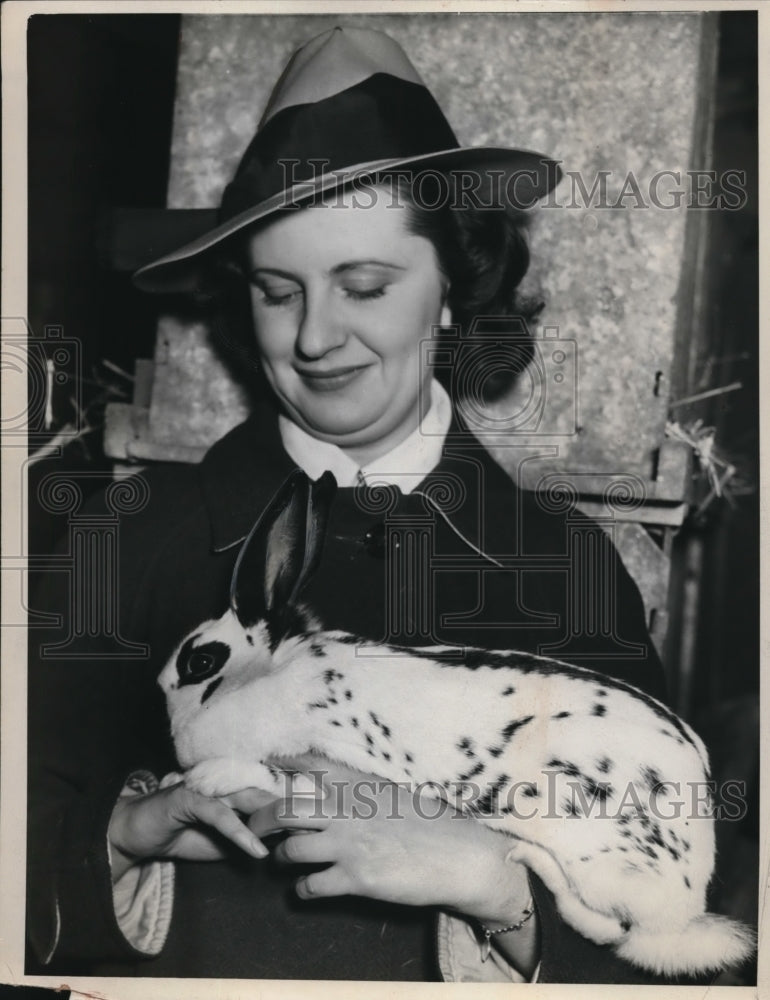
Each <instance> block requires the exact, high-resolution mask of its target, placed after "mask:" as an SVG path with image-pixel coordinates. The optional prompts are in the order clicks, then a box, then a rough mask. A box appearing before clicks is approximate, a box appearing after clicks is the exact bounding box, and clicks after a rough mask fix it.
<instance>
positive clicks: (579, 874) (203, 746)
mask: <svg viewBox="0 0 770 1000" xmlns="http://www.w3.org/2000/svg"><path fill="white" fill-rule="evenodd" d="M274 645H275V644H274V643H273V644H271V642H270V635H269V630H268V628H267V627H266V625H265V624H264V623H260V622H258V623H256V624H254V625H252V626H250V627H244V626H243V625H242V624H241V623H240V622H239V620H238V617H237V616H236V614H235V613H234V611H233V610H228V611H227V612H226V613H225V614H224V616H223V617H222V618H220V619H218V620H217V621H209V622H206V623H205V624H203V625H201V626H200V627H199V628H198V629H196V630H195V632H194V633H193V634H192V635H191V636H190V637H189V638H188V639H187V640H186V642H185V643H182V644H180V646H179V648H178V649H177V650H176V651H175V653H174V655H173V656H172V657H171V659H170V661H169V663H168V664H167V666H166V667H165V668H164V670H163V672H162V673H161V676H160V678H159V682H160V684H161V686H162V687H163V689H164V691H165V693H166V696H167V701H168V708H169V715H170V720H171V729H172V734H173V738H174V743H175V746H176V750H177V755H178V758H179V762H180V764H181V765H182V766H183V767H184V768H187V769H190V770H189V771H188V773H187V778H186V780H187V782H188V784H189V785H191V786H192V787H194V788H196V789H197V790H199V791H200V792H202V793H204V794H207V795H213V796H216V795H226V794H228V793H229V792H233V791H236V790H239V789H241V788H243V787H246V786H253V785H257V786H262V787H267V788H275V787H276V782H277V776H276V774H275V772H274V771H272V770H270V769H268V768H267V767H266V766H265V765H264V764H262V763H261V762H262V761H264V760H266V759H268V758H271V757H277V756H282V755H286V756H289V755H296V754H302V753H305V752H308V751H313V752H316V753H320V754H322V755H325V756H326V757H327V758H330V759H332V760H336V761H339V762H341V763H343V764H346V765H348V766H350V767H353V768H357V769H360V770H362V771H365V772H374V773H376V774H378V775H381V776H382V777H383V778H384V779H387V780H391V781H400V782H411V783H412V784H413V785H415V786H416V785H419V784H421V783H423V782H430V783H437V784H433V785H432V786H431V787H432V788H433V794H436V795H440V796H441V797H442V798H445V799H446V800H447V801H448V802H450V803H451V804H454V805H457V806H459V807H461V808H463V809H465V810H467V811H470V812H473V813H474V814H475V815H476V816H477V817H478V819H479V820H480V821H482V822H485V823H488V824H490V825H491V826H493V827H495V828H497V829H499V830H502V831H504V832H506V833H507V834H510V835H511V837H512V848H513V851H512V853H513V856H514V857H515V858H517V859H518V860H521V861H522V862H523V863H524V864H525V865H527V866H528V867H529V868H530V869H531V870H532V871H534V872H536V873H537V874H538V875H539V876H540V878H541V879H542V880H543V881H544V882H545V884H546V885H547V886H548V887H549V888H550V889H551V891H552V892H553V893H554V895H555V898H556V901H557V905H558V908H559V911H560V913H561V914H562V916H563V918H564V919H565V920H566V921H567V922H568V923H570V924H571V925H572V926H574V927H575V928H576V929H577V930H578V931H579V932H581V933H582V934H584V935H585V936H586V937H589V938H591V939H592V940H594V941H597V942H599V943H612V944H614V946H615V948H616V950H617V952H618V954H620V955H621V956H622V957H623V958H625V959H627V960H628V961H630V962H633V963H635V964H637V965H639V966H641V967H644V968H647V969H651V970H653V971H655V972H659V973H664V974H669V975H676V974H678V973H693V972H699V971H704V970H709V969H718V968H721V967H723V966H725V965H729V964H732V963H735V962H738V961H740V960H742V959H743V958H745V957H746V956H747V955H748V954H749V953H750V952H751V949H752V947H753V940H752V934H751V933H750V932H749V931H748V930H747V929H745V928H744V927H743V926H742V925H740V924H738V923H737V922H734V921H731V920H728V919H727V918H724V917H718V916H714V915H710V914H705V913H704V908H705V895H706V887H707V884H708V882H709V879H710V877H711V874H712V870H713V863H714V827H713V820H712V818H710V817H709V816H704V815H702V816H698V815H696V812H697V808H698V807H697V802H696V804H695V805H693V802H694V800H696V799H697V797H698V796H700V798H701V800H702V799H703V795H704V793H703V788H704V784H703V783H704V782H706V781H708V779H709V770H708V758H707V754H706V750H705V748H704V746H703V743H702V742H701V740H700V739H699V738H698V736H696V734H695V733H694V732H693V731H692V730H691V729H690V728H689V727H688V726H687V725H686V724H685V723H683V722H682V721H681V720H679V719H678V718H677V717H676V716H675V715H674V714H673V713H672V712H671V711H670V710H669V709H668V708H666V707H665V706H664V705H662V704H660V703H659V702H657V701H655V700H654V699H652V698H650V697H649V696H647V695H644V694H642V693H641V692H639V691H637V690H636V689H635V688H632V687H631V686H629V685H625V684H623V683H621V682H619V681H615V680H612V679H611V678H606V677H604V676H603V675H601V674H596V673H593V672H592V671H588V670H581V669H580V668H577V667H574V666H571V665H568V664H563V663H559V662H558V661H554V660H549V659H546V658H543V657H538V656H534V655H531V654H527V653H517V652H509V651H500V652H489V651H483V650H466V655H465V656H462V657H460V658H459V659H457V658H455V659H453V658H452V657H453V656H455V657H456V650H454V649H451V648H450V647H430V648H427V649H426V648H422V649H418V650H409V649H396V648H391V647H384V646H381V645H377V644H375V643H371V642H365V641H363V640H358V639H355V638H354V637H351V636H350V635H349V634H347V633H344V632H325V631H320V630H315V629H314V627H313V626H311V628H310V629H309V630H307V631H305V632H303V633H300V634H298V635H293V636H290V637H288V638H285V639H283V641H281V642H279V643H278V645H277V646H276V647H275V648H274V650H273V651H272V652H271V648H272V646H274ZM206 650H209V651H211V650H213V651H214V652H215V653H216V656H218V657H219V658H220V660H223V661H224V662H223V664H222V666H221V669H218V670H216V672H215V677H214V679H213V680H210V681H209V682H208V683H207V682H206V681H201V682H198V681H197V680H195V679H192V680H190V679H189V678H187V679H185V676H186V675H184V676H183V668H182V665H181V664H182V660H185V662H187V659H186V658H189V655H190V653H191V652H193V653H194V652H195V651H203V652H204V653H205V651H206ZM198 662H200V661H198ZM207 680H208V679H207ZM666 782H673V783H674V784H673V785H671V784H668V785H667V784H665V783H666ZM528 786H529V787H528ZM532 786H535V790H536V794H533V788H532ZM603 786H604V792H602V788H603ZM495 789H496V790H497V799H496V802H497V805H496V807H495V799H494V797H493V796H492V795H491V793H492V791H493V790H495ZM656 789H657V791H656ZM698 789H699V790H700V791H698ZM279 790H280V789H279ZM581 795H582V797H583V803H582V804H581ZM594 796H595V797H594ZM592 800H593V801H592ZM571 803H574V806H573V805H571ZM511 807H513V809H512V811H511ZM573 810H576V812H577V814H574V813H573ZM700 811H701V812H704V811H705V810H704V807H703V805H702V804H701V806H700Z"/></svg>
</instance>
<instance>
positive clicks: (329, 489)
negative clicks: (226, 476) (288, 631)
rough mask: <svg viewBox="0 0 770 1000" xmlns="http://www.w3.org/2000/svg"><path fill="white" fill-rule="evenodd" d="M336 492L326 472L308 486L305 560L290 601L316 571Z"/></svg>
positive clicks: (334, 483) (333, 480)
mask: <svg viewBox="0 0 770 1000" xmlns="http://www.w3.org/2000/svg"><path fill="white" fill-rule="evenodd" d="M336 492H337V480H336V479H335V478H334V475H333V474H332V473H331V472H329V471H328V470H327V471H326V472H324V474H323V475H322V476H321V477H320V478H319V479H317V480H316V481H315V482H314V483H311V484H310V502H309V504H308V509H307V523H306V526H305V529H306V534H305V560H304V563H303V566H302V569H301V571H300V574H299V577H298V578H297V582H296V586H295V589H294V593H293V594H292V598H291V599H292V600H296V599H297V598H298V597H299V595H300V592H301V591H302V589H303V587H304V586H305V584H306V583H307V581H308V580H309V579H310V577H311V576H312V575H313V573H315V571H316V570H317V569H318V564H319V563H320V561H321V553H322V552H323V546H324V539H325V538H326V528H327V525H328V523H329V512H330V511H331V506H332V501H333V500H334V494H335V493H336Z"/></svg>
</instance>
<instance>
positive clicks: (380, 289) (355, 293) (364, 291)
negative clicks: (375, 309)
mask: <svg viewBox="0 0 770 1000" xmlns="http://www.w3.org/2000/svg"><path fill="white" fill-rule="evenodd" d="M387 287H388V286H387V285H376V286H375V287H374V288H346V289H345V290H344V291H345V295H346V296H347V298H349V299H353V301H354V302H365V301H366V300H367V299H379V298H380V297H381V296H382V295H384V294H385V289H386V288H387Z"/></svg>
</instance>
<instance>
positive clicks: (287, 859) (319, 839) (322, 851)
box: [273, 830, 337, 865]
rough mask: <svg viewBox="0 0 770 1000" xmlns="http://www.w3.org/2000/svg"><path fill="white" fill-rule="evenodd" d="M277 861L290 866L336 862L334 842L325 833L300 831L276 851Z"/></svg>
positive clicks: (282, 843) (274, 855) (281, 844)
mask: <svg viewBox="0 0 770 1000" xmlns="http://www.w3.org/2000/svg"><path fill="white" fill-rule="evenodd" d="M273 857H274V858H275V859H276V861H279V862H282V863H283V864H290V865H317V864H325V863H329V862H332V861H336V860H337V858H336V856H335V851H334V846H333V842H330V840H329V838H328V837H324V835H323V832H318V831H313V830H298V831H297V832H296V833H293V834H292V835H291V836H290V837H287V838H286V839H285V840H282V841H281V843H280V844H278V846H277V847H276V848H275V849H274V851H273Z"/></svg>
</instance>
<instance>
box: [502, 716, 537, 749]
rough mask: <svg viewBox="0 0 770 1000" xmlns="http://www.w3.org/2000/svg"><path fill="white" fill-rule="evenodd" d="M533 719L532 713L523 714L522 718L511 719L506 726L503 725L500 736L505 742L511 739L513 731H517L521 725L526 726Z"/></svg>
mask: <svg viewBox="0 0 770 1000" xmlns="http://www.w3.org/2000/svg"><path fill="white" fill-rule="evenodd" d="M533 719H534V715H525V716H524V718H523V719H512V720H511V721H510V722H509V723H508V725H507V726H504V727H503V731H502V737H503V739H504V740H505V742H506V743H508V742H510V740H511V739H513V736H514V733H516V732H518V730H519V729H521V728H522V726H526V725H527V723H528V722H531V721H532V720H533Z"/></svg>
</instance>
